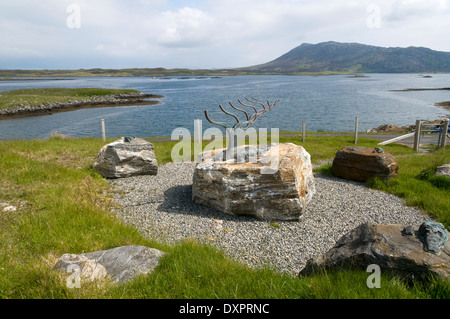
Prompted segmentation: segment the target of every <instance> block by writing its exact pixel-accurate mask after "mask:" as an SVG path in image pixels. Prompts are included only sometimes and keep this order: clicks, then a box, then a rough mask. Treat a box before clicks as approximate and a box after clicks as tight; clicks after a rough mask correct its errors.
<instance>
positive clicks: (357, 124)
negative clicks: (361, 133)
mask: <svg viewBox="0 0 450 319" xmlns="http://www.w3.org/2000/svg"><path fill="white" fill-rule="evenodd" d="M358 126H359V118H358V117H356V121H355V144H358Z"/></svg>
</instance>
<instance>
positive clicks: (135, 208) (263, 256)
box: [110, 163, 432, 275]
mask: <svg viewBox="0 0 450 319" xmlns="http://www.w3.org/2000/svg"><path fill="white" fill-rule="evenodd" d="M194 169H195V164H194V163H169V164H166V165H161V166H160V167H159V170H158V175H156V176H135V177H129V178H124V179H118V180H111V181H110V182H111V184H112V185H114V188H115V192H114V198H115V201H116V203H117V204H118V206H119V207H120V208H118V209H116V210H115V213H116V214H117V215H118V216H119V217H121V218H122V219H123V220H124V221H125V223H127V224H131V225H133V226H135V227H136V228H137V229H138V230H139V231H141V232H142V233H143V234H144V235H145V236H147V237H149V238H152V239H155V240H157V241H159V242H164V243H169V244H175V243H177V242H179V241H182V240H185V239H192V238H194V239H196V240H198V241H200V242H202V243H208V244H211V245H214V246H215V247H217V248H219V249H221V250H222V251H223V252H224V253H225V254H226V255H227V256H229V257H231V258H233V259H235V260H236V261H240V262H242V263H243V264H245V265H247V266H250V267H263V266H268V267H271V268H273V269H275V270H277V271H280V272H285V273H288V274H292V275H297V274H298V272H299V271H300V270H301V269H302V268H303V267H304V266H305V264H306V262H307V260H308V259H310V258H314V257H317V256H319V255H322V254H324V253H325V252H327V251H328V250H329V249H330V248H331V247H333V246H334V244H335V243H336V241H337V240H338V239H339V238H340V237H341V236H342V235H344V234H345V233H347V232H349V231H350V230H352V229H353V228H355V227H357V226H359V225H360V224H362V223H365V222H372V223H380V224H408V225H415V226H420V224H422V223H423V222H424V221H426V220H430V221H431V220H432V218H431V217H430V216H426V215H424V214H423V213H422V212H421V211H420V210H418V209H415V208H412V207H408V206H405V205H404V204H403V202H402V200H401V199H400V198H398V197H396V196H393V195H391V194H388V193H384V192H381V191H376V190H372V189H370V188H368V187H366V186H365V185H364V184H361V183H357V182H351V181H345V180H341V179H338V178H334V177H328V176H323V175H317V174H316V175H314V177H315V182H316V194H315V195H314V197H313V199H312V201H311V202H310V203H309V206H308V207H307V209H306V211H305V213H304V215H302V216H301V218H300V220H299V221H298V222H292V221H291V222H283V221H277V222H276V223H271V222H269V221H262V220H258V219H255V218H251V217H242V216H233V215H229V214H226V213H222V212H220V211H217V210H215V209H212V208H209V207H205V206H201V205H197V204H194V203H193V202H192V190H191V189H192V177H193V172H194Z"/></svg>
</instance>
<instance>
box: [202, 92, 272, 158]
mask: <svg viewBox="0 0 450 319" xmlns="http://www.w3.org/2000/svg"><path fill="white" fill-rule="evenodd" d="M245 101H247V102H249V103H250V104H246V103H243V102H242V101H241V100H238V102H239V104H241V105H242V106H245V107H248V108H250V109H252V111H248V112H247V111H246V110H243V109H241V108H238V107H236V106H234V105H233V103H231V102H228V103H229V104H230V106H231V107H232V108H233V109H234V110H236V111H239V112H242V113H244V115H245V120H244V121H242V120H241V119H240V118H239V117H238V116H237V115H236V114H234V113H231V112H229V111H227V110H225V109H224V108H223V106H222V105H219V108H220V110H221V111H222V112H223V113H225V114H226V115H228V116H231V117H232V118H233V119H234V120H235V121H236V123H234V124H231V125H230V124H228V123H224V122H217V121H214V120H212V119H211V117H210V116H209V114H208V111H205V117H206V119H207V120H208V122H210V123H211V124H213V125H217V126H220V127H223V128H225V129H226V131H227V133H228V136H229V143H228V147H227V150H226V152H225V154H223V158H222V159H223V160H225V159H231V158H234V159H235V160H237V156H238V155H237V154H238V152H237V147H238V135H237V131H238V130H246V129H248V128H249V127H250V125H252V124H254V123H255V122H256V120H257V119H258V118H259V117H261V116H262V115H263V114H264V113H266V112H269V111H270V110H271V109H273V108H274V107H275V105H276V104H277V103H278V102H279V101H280V100H276V101H275V102H274V103H270V102H269V101H268V100H263V101H262V100H258V99H255V98H245ZM252 104H253V105H252ZM266 104H267V105H266ZM255 105H259V106H262V108H260V109H258V108H257V107H256V106H255ZM246 152H247V153H246V154H245V157H246V158H247V157H248V156H249V155H250V154H249V153H248V152H250V150H249V149H247V150H246Z"/></svg>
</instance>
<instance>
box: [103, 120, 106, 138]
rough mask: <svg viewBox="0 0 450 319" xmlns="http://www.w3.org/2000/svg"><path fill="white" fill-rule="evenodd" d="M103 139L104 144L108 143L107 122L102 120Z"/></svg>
mask: <svg viewBox="0 0 450 319" xmlns="http://www.w3.org/2000/svg"><path fill="white" fill-rule="evenodd" d="M102 138H103V142H106V130H105V120H104V119H102Z"/></svg>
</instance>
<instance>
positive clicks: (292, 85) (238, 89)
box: [0, 74, 450, 139]
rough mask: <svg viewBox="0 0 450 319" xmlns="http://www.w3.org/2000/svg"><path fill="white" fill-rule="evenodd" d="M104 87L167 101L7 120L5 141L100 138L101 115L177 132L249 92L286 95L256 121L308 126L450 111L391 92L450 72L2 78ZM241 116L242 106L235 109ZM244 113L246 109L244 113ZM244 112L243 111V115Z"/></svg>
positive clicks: (29, 84) (123, 130)
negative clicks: (57, 135)
mask: <svg viewBox="0 0 450 319" xmlns="http://www.w3.org/2000/svg"><path fill="white" fill-rule="evenodd" d="M46 87H68V88H80V87H104V88H127V89H128V88H129V89H137V90H140V91H141V92H144V93H152V94H160V95H164V96H165V98H164V99H161V104H159V105H152V106H124V107H110V108H109V107H108V108H96V109H83V110H77V111H72V112H63V113H55V114H53V115H43V116H33V117H26V118H18V119H10V120H0V139H19V138H25V139H32V138H46V137H48V136H49V134H50V132H52V131H58V132H60V133H63V134H67V135H71V136H75V137H87V136H90V137H101V119H105V124H106V133H107V136H109V137H117V136H138V137H153V136H170V135H171V134H172V132H173V131H174V130H176V129H177V128H179V127H183V128H187V129H189V130H190V131H191V132H194V121H195V119H197V118H200V119H202V120H203V130H205V129H206V128H208V127H211V125H210V124H209V123H208V122H207V121H206V120H205V118H204V114H203V111H204V110H208V111H209V113H210V115H211V117H212V118H213V119H216V120H217V121H226V122H229V123H234V122H233V120H232V118H230V117H228V116H224V115H223V113H222V112H221V111H220V110H219V108H218V106H219V104H222V105H223V106H224V107H225V108H226V109H228V110H230V111H233V110H232V109H231V108H230V107H229V106H228V102H229V101H231V102H235V105H236V106H239V104H238V103H237V100H238V99H244V98H245V97H255V98H263V99H268V100H270V101H274V100H276V99H280V98H281V99H282V100H281V101H280V102H279V103H278V104H277V106H276V107H275V108H274V109H272V110H271V111H270V112H269V113H266V114H264V115H263V116H262V117H260V118H259V119H258V121H257V122H256V123H255V125H254V127H255V128H259V127H265V128H268V129H270V128H279V129H280V130H283V131H284V130H289V131H301V127H302V121H303V120H305V121H306V128H307V130H309V131H319V130H327V131H352V130H354V126H355V117H356V116H358V117H359V128H360V131H365V130H368V129H372V128H374V127H377V126H379V125H381V124H386V123H393V124H397V125H410V124H414V123H415V121H416V120H417V119H427V120H431V119H435V118H439V117H442V116H445V115H446V114H448V113H449V112H448V111H446V110H443V109H441V108H438V107H436V106H434V103H436V102H442V101H449V100H450V92H449V91H416V92H391V91H390V90H398V89H406V88H443V87H450V75H449V74H442V75H433V77H432V78H422V77H421V76H420V75H418V74H401V75H399V74H371V75H370V76H369V77H367V78H350V77H348V76H344V75H342V76H320V77H315V76H232V77H221V78H210V77H208V78H189V79H186V78H178V77H174V78H171V79H154V78H141V77H133V78H102V77H96V78H76V79H73V80H60V81H48V80H39V81H11V82H0V91H6V90H13V89H20V88H46ZM233 112H234V113H236V114H239V112H237V111H233ZM240 114H242V113H240ZM240 114H239V115H240Z"/></svg>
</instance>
